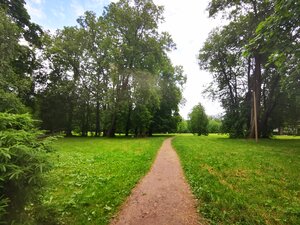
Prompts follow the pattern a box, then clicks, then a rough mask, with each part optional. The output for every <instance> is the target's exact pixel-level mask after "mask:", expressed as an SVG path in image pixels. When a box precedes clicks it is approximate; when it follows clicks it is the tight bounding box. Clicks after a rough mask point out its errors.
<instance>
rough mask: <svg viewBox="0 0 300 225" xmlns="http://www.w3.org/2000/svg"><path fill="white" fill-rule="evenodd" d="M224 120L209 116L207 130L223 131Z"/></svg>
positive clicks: (211, 131) (212, 131) (209, 131)
mask: <svg viewBox="0 0 300 225" xmlns="http://www.w3.org/2000/svg"><path fill="white" fill-rule="evenodd" d="M221 126H222V122H221V121H220V120H218V119H213V118H209V120H208V125H207V130H208V133H221Z"/></svg>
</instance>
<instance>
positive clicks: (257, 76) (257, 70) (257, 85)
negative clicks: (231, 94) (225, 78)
mask: <svg viewBox="0 0 300 225" xmlns="http://www.w3.org/2000/svg"><path fill="white" fill-rule="evenodd" d="M254 62H255V67H254V73H253V78H252V91H254V92H255V99H256V102H255V103H256V115H257V118H256V119H257V124H260V123H259V121H260V98H261V56H260V55H259V54H257V55H255V56H254ZM257 131H258V137H259V136H260V127H258V128H257ZM249 138H255V118H254V99H253V96H252V99H251V123H250V132H249Z"/></svg>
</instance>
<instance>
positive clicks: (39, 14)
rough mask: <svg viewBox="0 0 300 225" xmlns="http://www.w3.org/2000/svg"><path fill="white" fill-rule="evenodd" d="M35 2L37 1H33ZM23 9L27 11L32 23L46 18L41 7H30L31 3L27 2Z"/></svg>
mask: <svg viewBox="0 0 300 225" xmlns="http://www.w3.org/2000/svg"><path fill="white" fill-rule="evenodd" d="M35 1H38V0H35ZM25 8H26V9H27V11H28V13H29V15H30V17H31V18H32V19H33V21H37V22H38V21H39V20H42V19H45V18H46V14H45V13H44V11H43V9H42V7H41V6H40V5H39V6H36V7H33V6H32V3H31V2H28V3H27V4H26V5H25Z"/></svg>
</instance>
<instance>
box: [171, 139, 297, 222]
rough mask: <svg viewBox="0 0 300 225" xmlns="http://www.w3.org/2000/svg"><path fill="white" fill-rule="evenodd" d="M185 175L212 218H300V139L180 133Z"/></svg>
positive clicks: (200, 207)
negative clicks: (243, 138) (237, 137)
mask: <svg viewBox="0 0 300 225" xmlns="http://www.w3.org/2000/svg"><path fill="white" fill-rule="evenodd" d="M172 144H173V146H174V148H175V149H176V150H177V153H178V154H179V157H180V159H181V163H182V166H183V169H184V171H185V174H186V177H187V179H188V181H189V183H190V185H191V188H192V191H193V193H194V195H195V196H196V197H197V199H199V205H198V210H199V212H200V213H201V215H202V216H203V217H205V218H206V219H207V221H208V222H209V223H210V224H243V225H246V224H249V225H250V224H251V225H253V224H289V225H292V224H295V225H296V224H300V140H299V139H294V140H289V139H287V138H285V139H282V140H280V139H274V140H260V141H259V143H258V144H256V143H255V142H253V141H250V140H236V139H235V140H234V139H229V138H227V137H225V136H219V135H213V136H211V135H210V136H208V137H197V136H178V137H176V138H175V139H174V140H173V143H172Z"/></svg>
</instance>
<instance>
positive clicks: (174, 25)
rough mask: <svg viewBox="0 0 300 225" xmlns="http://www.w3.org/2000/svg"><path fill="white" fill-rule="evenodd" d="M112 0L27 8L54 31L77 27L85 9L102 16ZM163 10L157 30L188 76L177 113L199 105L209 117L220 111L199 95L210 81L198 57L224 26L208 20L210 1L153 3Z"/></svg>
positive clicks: (41, 2)
mask: <svg viewBox="0 0 300 225" xmlns="http://www.w3.org/2000/svg"><path fill="white" fill-rule="evenodd" d="M109 1H115V0H64V1H63V0H26V3H27V5H26V8H27V10H28V12H29V14H30V16H31V18H32V20H33V21H34V22H36V23H38V24H40V25H41V26H43V27H44V28H45V29H50V30H55V29H58V28H62V27H63V26H70V25H75V24H76V19H77V18H78V16H79V15H80V14H82V13H83V12H84V11H86V10H93V11H95V12H96V13H97V14H98V15H100V14H102V10H101V9H103V6H104V5H107V4H108V2H109ZM153 1H154V2H155V3H156V4H157V5H163V6H164V7H165V12H164V17H165V23H163V24H161V26H160V29H161V30H162V31H167V32H169V33H170V34H171V36H172V38H173V40H174V42H175V43H176V45H177V50H175V51H173V52H171V53H170V54H169V56H170V58H171V60H172V62H173V64H174V65H182V66H183V68H184V72H185V74H186V75H187V83H186V85H185V89H184V93H183V96H184V98H185V99H186V103H185V105H184V106H181V109H180V114H181V116H183V117H184V118H187V115H188V113H189V112H190V111H191V109H192V107H193V106H195V105H196V104H198V103H199V102H200V103H201V104H202V105H203V106H204V107H205V110H206V113H207V114H208V115H217V114H220V113H222V112H223V110H222V108H221V106H220V104H219V103H218V102H212V100H211V99H208V98H204V96H203V94H202V92H203V90H204V89H205V87H207V85H208V84H209V82H210V81H211V80H212V77H211V75H210V74H208V73H207V72H205V71H201V70H200V68H199V66H198V62H197V55H198V52H199V50H200V48H201V47H202V45H203V43H204V41H205V40H206V38H207V36H208V33H209V32H210V31H211V30H212V29H213V28H214V27H216V26H219V25H221V24H224V21H221V20H220V19H216V20H214V19H212V18H208V12H206V11H205V9H206V7H207V5H208V2H209V0H185V1H183V0H153Z"/></svg>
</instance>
